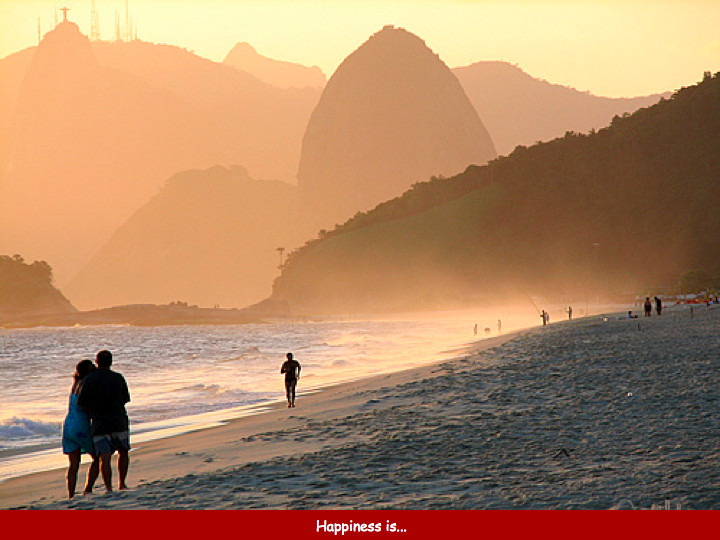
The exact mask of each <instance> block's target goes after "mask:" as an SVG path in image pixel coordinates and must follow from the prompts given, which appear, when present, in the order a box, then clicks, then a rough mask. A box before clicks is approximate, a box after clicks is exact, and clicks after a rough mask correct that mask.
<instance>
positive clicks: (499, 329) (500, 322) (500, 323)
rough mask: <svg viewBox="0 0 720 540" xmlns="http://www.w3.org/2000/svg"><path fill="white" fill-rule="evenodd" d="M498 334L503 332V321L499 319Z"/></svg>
mask: <svg viewBox="0 0 720 540" xmlns="http://www.w3.org/2000/svg"><path fill="white" fill-rule="evenodd" d="M498 334H502V321H501V320H500V319H498Z"/></svg>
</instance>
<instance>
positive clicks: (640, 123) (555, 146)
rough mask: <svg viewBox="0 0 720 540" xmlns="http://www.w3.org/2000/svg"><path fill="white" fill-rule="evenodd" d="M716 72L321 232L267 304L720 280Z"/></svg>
mask: <svg viewBox="0 0 720 540" xmlns="http://www.w3.org/2000/svg"><path fill="white" fill-rule="evenodd" d="M719 203H720V74H716V75H715V76H714V77H713V76H712V75H711V74H709V73H707V74H706V75H705V78H704V80H703V81H702V82H701V83H699V84H697V85H695V86H691V87H688V88H683V89H681V90H680V91H678V92H677V93H675V94H674V95H673V96H672V97H671V98H670V99H666V100H662V101H661V102H659V103H658V104H656V105H654V106H652V107H649V108H646V109H641V110H639V111H637V112H635V113H634V114H632V115H626V116H624V117H622V118H621V117H615V118H614V119H613V121H612V123H611V125H610V126H608V127H607V128H604V129H602V130H600V131H598V132H591V133H589V134H577V133H572V132H568V133H567V134H566V135H565V137H562V138H559V139H555V140H553V141H550V142H547V143H542V144H536V145H535V146H532V147H530V148H526V147H522V146H520V147H517V148H516V149H515V151H514V152H512V153H511V154H510V155H509V156H506V157H501V158H498V159H495V160H493V161H491V162H490V163H489V164H488V165H486V166H483V167H475V166H471V167H468V169H467V170H466V171H465V172H464V173H462V174H460V175H457V176H455V177H453V178H448V179H444V178H439V179H438V178H434V179H432V180H431V181H429V182H424V183H420V184H416V185H415V186H413V188H412V189H411V190H410V191H408V192H406V193H405V194H404V195H403V196H401V197H399V198H396V199H394V200H392V201H389V202H387V203H384V204H381V205H379V206H377V207H376V208H374V209H373V210H371V211H369V212H367V213H362V214H358V215H356V216H355V217H354V218H353V219H351V220H350V221H348V222H347V223H345V224H344V225H341V226H339V227H337V228H336V229H335V230H333V231H330V232H326V231H323V232H321V234H320V238H319V239H317V240H314V241H311V242H308V243H307V244H306V245H305V246H303V247H302V248H301V249H300V250H298V251H296V252H294V253H292V254H291V255H290V256H289V257H288V258H287V260H286V262H285V265H284V268H283V272H282V275H281V276H280V277H279V278H278V279H277V280H276V282H275V285H274V292H273V298H274V299H276V300H285V301H288V302H289V304H290V306H291V308H292V309H294V310H297V311H302V310H316V311H325V310H340V311H351V310H356V309H398V308H407V307H423V306H432V307H434V306H438V305H443V304H447V303H450V302H456V301H467V300H469V299H478V298H486V299H487V298H490V297H493V296H496V297H499V298H503V299H506V298H507V297H508V296H509V295H514V294H517V295H523V294H526V293H530V294H541V295H545V296H547V297H553V298H555V299H557V300H561V299H565V298H573V297H574V298H583V297H587V296H588V295H590V296H591V297H592V298H596V297H597V298H602V299H613V298H618V295H627V294H632V293H635V292H638V291H641V290H646V289H648V288H660V287H665V288H673V287H677V286H678V284H679V281H680V278H681V276H683V275H685V276H687V275H688V273H690V272H702V273H704V274H705V275H707V276H710V278H709V280H710V281H712V280H713V279H714V278H713V277H712V276H717V275H718V274H720V208H719Z"/></svg>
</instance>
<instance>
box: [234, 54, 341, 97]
mask: <svg viewBox="0 0 720 540" xmlns="http://www.w3.org/2000/svg"><path fill="white" fill-rule="evenodd" d="M223 64H226V65H228V66H232V67H234V68H236V69H239V70H240V71H245V72H247V73H250V74H252V75H254V76H255V77H257V78H258V79H260V80H261V81H263V82H265V83H267V84H270V85H272V86H277V87H278V88H308V87H309V88H318V89H322V88H323V87H324V86H325V84H326V83H327V78H326V77H325V74H324V73H323V72H322V70H321V69H320V68H319V67H317V66H312V67H308V66H303V65H301V64H295V63H292V62H285V61H282V60H274V59H272V58H268V57H266V56H262V55H260V54H258V52H257V51H256V50H255V48H254V47H253V46H252V45H250V44H249V43H245V42H240V43H237V44H236V45H235V46H234V47H233V48H232V49H231V50H230V52H229V53H228V54H227V56H226V57H225V59H224V60H223Z"/></svg>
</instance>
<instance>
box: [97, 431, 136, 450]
mask: <svg viewBox="0 0 720 540" xmlns="http://www.w3.org/2000/svg"><path fill="white" fill-rule="evenodd" d="M93 444H94V445H95V453H97V454H98V455H99V454H107V453H113V452H114V451H115V450H120V449H121V448H124V449H125V450H130V433H129V432H128V431H116V432H115V433H107V434H105V435H96V436H95V437H93Z"/></svg>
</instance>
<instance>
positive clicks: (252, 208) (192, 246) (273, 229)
mask: <svg viewBox="0 0 720 540" xmlns="http://www.w3.org/2000/svg"><path fill="white" fill-rule="evenodd" d="M296 199H297V195H296V188H295V186H292V185H289V184H286V183H284V182H279V181H259V180H253V179H251V178H250V177H249V176H248V173H247V171H246V170H245V169H243V168H240V167H231V168H225V167H220V166H216V167H212V168H210V169H207V170H191V171H185V172H182V173H178V174H175V175H174V176H173V177H171V178H170V179H169V180H168V181H167V182H166V183H165V186H164V187H163V188H162V189H161V190H160V192H159V193H158V194H157V195H155V196H154V197H153V198H152V199H151V200H150V201H149V202H148V203H147V204H145V205H144V206H142V207H141V208H140V209H139V210H137V211H136V212H135V213H134V214H133V215H132V216H131V217H130V218H129V219H128V220H127V221H126V222H125V223H124V224H123V225H122V226H121V227H120V228H119V229H118V230H117V231H116V232H115V234H114V235H113V236H112V238H111V239H110V240H109V241H108V242H107V243H106V244H105V245H104V246H103V247H102V248H101V249H100V250H99V251H98V253H97V254H96V255H95V256H94V257H93V259H92V260H91V261H90V262H89V263H88V264H87V265H86V266H85V267H84V268H83V269H82V270H81V271H80V272H79V273H78V275H77V276H76V277H75V278H74V279H73V280H72V281H71V282H70V283H69V284H68V285H67V286H66V287H65V289H64V290H65V292H66V293H67V294H68V296H69V297H70V298H72V299H73V302H74V303H75V305H77V306H78V307H81V308H83V309H90V308H96V307H101V306H111V305H118V304H133V303H148V302H150V303H155V304H165V303H168V302H174V301H185V302H191V303H193V304H198V305H204V306H214V305H217V304H221V305H223V306H225V307H227V306H233V307H239V306H244V305H248V304H251V303H253V302H257V301H258V300H261V299H262V298H265V297H267V295H268V294H269V293H270V290H271V285H272V280H273V278H274V277H275V276H276V275H277V266H278V262H279V253H278V250H277V248H279V247H287V248H291V247H293V246H295V245H298V244H299V243H300V241H301V240H303V239H304V238H306V235H307V231H306V230H305V229H304V228H303V227H302V224H298V222H297V220H296V219H295V218H296V215H297V208H296V206H297V200H296Z"/></svg>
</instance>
